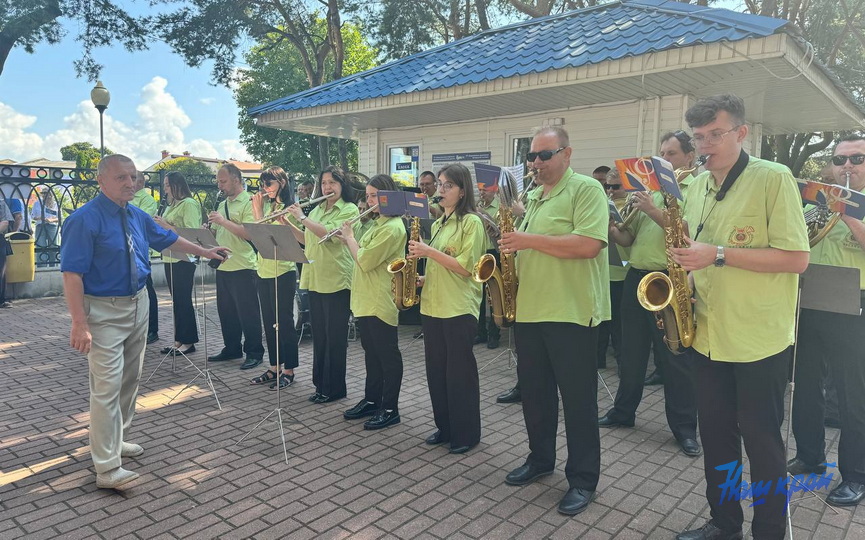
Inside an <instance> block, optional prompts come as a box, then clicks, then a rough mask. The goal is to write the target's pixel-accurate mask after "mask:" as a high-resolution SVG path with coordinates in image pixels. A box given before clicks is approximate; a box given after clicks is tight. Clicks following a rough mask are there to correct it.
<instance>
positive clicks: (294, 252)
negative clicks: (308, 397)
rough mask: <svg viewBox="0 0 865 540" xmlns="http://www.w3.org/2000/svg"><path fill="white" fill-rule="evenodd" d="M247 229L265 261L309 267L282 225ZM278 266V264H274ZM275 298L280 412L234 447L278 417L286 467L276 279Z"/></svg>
mask: <svg viewBox="0 0 865 540" xmlns="http://www.w3.org/2000/svg"><path fill="white" fill-rule="evenodd" d="M243 228H244V229H246V232H247V234H248V236H249V240H250V242H252V243H253V245H254V246H255V248H256V249H257V250H258V253H259V254H260V255H261V257H262V258H263V259H267V260H272V261H292V262H296V263H297V262H299V263H309V262H310V261H308V260H307V258H306V255H305V254H304V252H303V248H301V247H300V244H299V243H298V242H297V239H295V238H294V235H293V234H291V233H290V232H287V231H286V229H285V227H283V226H281V225H266V224H256V223H244V224H243ZM274 264H276V263H274ZM273 289H274V290H273V296H274V299H275V302H276V307H275V309H274V313H275V315H276V318H275V323H274V325H273V328H274V330H275V331H276V339H275V341H276V351H275V352H276V355H275V356H276V369H277V374H276V408H275V409H273V410H272V411H270V412H269V413H268V414H267V416H265V417H264V418H262V419H261V420H259V421H258V423H257V424H255V426H253V428H252V429H250V430H249V432H247V434H246V435H244V436H243V437H241V438H240V440H239V441H237V442H236V443H235V444H234V446H238V445H239V444H240V443H242V442H243V440H244V439H246V438H247V437H249V436H250V435H251V434H252V432H253V431H255V430H256V428H258V426H260V425H261V424H263V423H264V422H265V420H267V419H268V418H270V417H271V416H273V415H274V414H276V423H277V425H278V426H279V437H280V438H281V439H282V452H283V455H284V456H285V464H286V465H288V447H287V445H286V443H285V430H284V429H283V427H282V415H283V410H282V392H281V391H280V388H279V382H280V373H279V366H280V358H279V279H278V278H274V280H273ZM285 414H287V415H288V416H290V417H291V418H292V419H293V420H294V423H295V424H300V422H299V421H298V420H297V418H295V417H294V416H293V415H292V414H291V413H289V412H287V411H286V412H285Z"/></svg>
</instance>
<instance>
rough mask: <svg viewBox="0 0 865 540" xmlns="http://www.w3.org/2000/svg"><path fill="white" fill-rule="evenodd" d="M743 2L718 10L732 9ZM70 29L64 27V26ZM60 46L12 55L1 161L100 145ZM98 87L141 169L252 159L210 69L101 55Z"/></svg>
mask: <svg viewBox="0 0 865 540" xmlns="http://www.w3.org/2000/svg"><path fill="white" fill-rule="evenodd" d="M741 4H742V1H741V0H722V1H720V2H718V3H716V4H715V5H716V6H717V7H728V8H733V9H736V8H737V7H738V6H741ZM66 22H67V24H69V22H68V21H66ZM70 34H71V35H70V36H67V37H66V39H65V40H64V41H63V42H62V43H60V44H58V45H46V44H40V45H38V46H37V48H36V53H35V54H27V53H26V52H24V50H23V49H20V48H16V49H13V50H12V52H11V54H10V55H9V58H8V60H7V62H6V65H5V68H4V71H3V73H2V75H0V159H4V158H9V159H13V160H16V161H26V160H30V159H35V158H39V157H45V158H48V159H58V160H59V159H60V148H61V147H62V146H65V145H67V144H70V143H73V142H78V141H88V142H91V143H93V144H94V146H98V145H99V114H98V113H97V112H96V110H95V109H94V108H93V105H92V103H91V102H90V90H91V89H92V88H93V86H94V83H93V82H90V81H87V80H86V79H81V78H76V76H75V71H74V69H73V66H72V62H73V60H75V59H77V58H78V57H79V55H80V48H79V47H78V44H77V43H76V42H75V41H74V39H73V38H74V32H70ZM96 59H97V61H99V62H100V63H101V64H103V65H104V68H103V71H102V74H101V76H100V79H101V80H102V82H103V84H104V85H105V86H106V87H107V88H108V90H109V91H110V92H111V103H110V104H109V106H108V110H107V111H106V113H105V144H106V146H108V147H109V148H111V149H112V150H114V151H116V152H121V153H125V154H127V155H129V156H131V157H132V158H133V159H134V160H135V161H136V163H137V164H138V165H139V166H140V167H146V166H149V165H150V164H152V163H154V162H155V161H157V160H158V159H159V157H160V152H161V151H162V150H168V151H169V152H172V153H182V152H184V151H187V150H188V151H190V152H192V153H193V154H195V155H199V156H205V157H217V158H223V159H227V158H236V159H250V158H249V156H248V154H247V153H246V151H245V149H244V148H243V146H242V145H241V144H240V142H239V140H238V139H239V131H238V129H237V118H238V109H237V105H236V104H235V103H234V99H233V97H232V94H231V90H230V89H228V88H226V87H222V86H213V85H212V84H210V66H209V65H204V66H202V67H198V68H191V67H188V66H186V65H185V64H184V62H183V61H182V60H181V59H180V57H179V56H177V55H175V54H173V53H172V52H171V50H170V49H169V47H168V46H166V45H164V44H162V43H155V44H154V45H153V47H152V48H151V50H149V51H143V52H135V53H129V52H127V51H125V50H124V49H123V48H122V47H114V48H102V49H99V50H97V51H96Z"/></svg>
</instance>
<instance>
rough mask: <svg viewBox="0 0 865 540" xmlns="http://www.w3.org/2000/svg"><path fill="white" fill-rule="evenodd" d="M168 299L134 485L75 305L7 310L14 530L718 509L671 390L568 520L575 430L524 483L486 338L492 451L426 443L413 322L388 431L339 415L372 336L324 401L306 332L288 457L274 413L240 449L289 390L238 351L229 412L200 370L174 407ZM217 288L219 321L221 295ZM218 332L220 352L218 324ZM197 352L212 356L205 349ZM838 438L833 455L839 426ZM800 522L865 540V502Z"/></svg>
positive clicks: (621, 445)
mask: <svg viewBox="0 0 865 540" xmlns="http://www.w3.org/2000/svg"><path fill="white" fill-rule="evenodd" d="M159 295H160V335H161V336H162V338H163V339H162V342H161V343H159V344H154V345H150V346H149V347H148V349H147V356H146V359H145V365H144V372H143V377H142V385H141V389H140V395H139V405H138V412H137V414H136V416H135V420H134V421H133V427H132V434H131V437H130V440H131V441H133V442H136V443H139V444H141V445H142V446H144V448H145V449H146V452H145V454H144V455H143V456H141V457H140V458H137V459H125V460H124V466H125V467H127V468H129V469H131V470H134V471H136V472H138V473H140V474H141V478H140V479H139V480H137V481H136V482H135V484H133V486H132V487H131V488H130V489H128V490H126V491H125V492H122V493H120V492H114V491H110V490H100V489H97V488H96V485H95V476H94V471H93V468H92V463H91V461H90V456H89V453H88V451H87V443H88V441H87V428H88V422H89V415H88V380H87V361H86V359H85V358H84V356H83V355H81V354H79V353H77V352H75V351H73V350H72V349H71V348H70V347H69V346H68V329H69V318H68V315H67V314H66V310H65V305H64V303H63V299H62V298H46V299H36V300H21V301H17V302H15V306H14V308H13V309H9V310H3V313H2V314H0V374H2V376H0V538H3V539H9V538H21V537H26V538H33V539H38V538H58V537H62V538H63V540H72V539H75V538H144V539H163V538H262V539H265V538H289V539H305V538H323V539H336V538H352V539H358V540H363V539H374V538H410V539H441V538H483V539H499V538H501V539H505V538H526V539H539V538H554V539H559V538H561V539H566V538H567V539H571V538H587V539H588V538H591V539H603V538H616V539H638V538H653V539H654V538H658V539H669V538H673V536H674V535H675V533H676V532H678V531H681V530H684V529H687V528H690V527H698V526H700V525H702V524H703V522H704V521H705V520H706V519H708V514H709V511H708V506H707V504H706V502H705V496H704V490H705V484H704V481H703V472H702V467H703V463H702V459H699V458H698V459H692V458H688V457H686V456H685V455H683V454H682V453H681V452H680V451H678V447H677V445H676V444H675V441H674V440H673V438H672V437H671V436H670V434H669V431H668V429H667V427H666V421H665V416H664V403H663V390H662V388H661V387H657V386H655V387H649V388H647V391H646V394H645V397H644V398H643V403H642V405H641V406H640V409H639V412H638V419H637V426H636V427H635V428H633V429H625V428H618V429H613V430H606V429H602V430H601V445H602V448H603V451H602V455H601V459H602V467H603V470H602V474H601V483H600V486H599V488H598V493H597V499H596V501H595V502H594V503H593V504H592V505H591V506H590V507H589V509H588V510H587V511H586V512H584V513H582V514H580V515H578V516H575V517H566V516H562V515H560V514H558V513H557V512H556V506H557V504H558V502H559V499H560V498H561V496H562V495H563V494H564V491H565V489H566V487H567V482H566V480H565V478H564V473H563V470H562V469H563V467H564V463H563V460H564V458H565V452H566V448H565V439H564V424H563V422H560V424H559V425H560V431H559V441H558V442H559V444H558V448H559V456H558V457H559V463H558V468H557V470H556V472H555V474H553V475H552V476H548V477H545V478H543V479H542V480H540V481H539V482H537V483H534V484H531V485H528V486H523V487H512V486H507V485H505V484H504V482H503V480H504V476H505V474H507V472H508V471H510V470H511V469H512V468H514V467H517V466H519V465H521V464H522V463H523V460H524V459H525V456H526V455H527V453H528V443H527V439H526V432H525V428H524V423H523V416H522V411H521V409H520V405H519V404H511V405H499V404H496V402H495V396H496V395H497V394H499V393H501V392H504V391H506V390H508V389H509V388H511V387H512V386H513V383H514V381H515V370H514V369H513V366H509V365H508V360H507V358H506V356H504V357H500V358H498V359H494V358H495V357H496V356H497V355H498V354H500V353H501V352H502V351H503V350H504V348H499V349H497V350H492V351H491V350H488V349H487V348H486V347H484V346H483V345H478V346H476V347H475V354H476V355H477V358H478V364H479V365H480V366H484V365H485V364H488V363H489V365H488V366H487V367H485V368H484V369H483V370H482V371H481V374H480V381H481V414H482V422H483V423H482V426H483V438H482V441H481V444H480V445H479V446H478V447H477V448H475V449H474V450H472V451H471V452H469V453H468V454H465V455H461V456H454V455H449V454H448V453H447V448H446V445H445V446H444V447H442V446H437V447H433V446H428V445H426V444H424V438H425V437H426V436H427V435H429V434H430V433H432V432H433V431H434V430H435V427H434V425H433V421H432V412H431V409H430V403H429V394H428V392H427V385H426V375H425V372H424V362H423V344H422V343H421V342H420V341H413V340H412V334H414V332H416V331H417V329H418V327H413V326H405V327H401V328H400V347H401V349H402V352H403V359H404V363H405V375H404V380H403V385H402V394H401V396H400V414H401V417H402V423H401V424H399V425H397V426H393V427H390V428H387V429H385V430H382V431H374V432H373V431H364V430H363V428H362V425H361V424H362V422H360V421H356V422H347V421H345V420H343V418H342V412H343V410H345V409H347V408H349V407H351V406H352V405H354V404H355V403H356V402H357V401H358V400H360V399H361V398H362V397H363V383H364V374H365V373H364V367H363V356H362V354H363V351H362V349H361V347H360V341H353V342H351V343H350V344H349V349H348V364H349V369H348V389H349V397H348V398H347V399H345V400H341V401H338V402H336V403H330V404H325V405H313V404H311V403H309V402H308V401H307V400H306V398H307V397H308V396H309V395H310V394H311V393H312V392H313V391H314V389H313V386H312V383H311V372H310V371H311V368H310V363H311V360H310V358H311V354H312V345H311V340H308V339H304V340H303V342H302V345H301V366H300V368H299V369H298V370H297V372H296V373H297V378H296V379H295V383H294V385H292V386H291V387H290V388H289V389H287V390H286V391H285V392H283V393H282V398H283V401H282V405H283V410H284V416H285V422H284V426H285V433H286V441H287V445H288V454H289V464H288V465H286V463H285V461H284V459H283V450H282V444H281V441H280V437H279V429H278V426H277V425H276V424H275V423H273V422H270V421H268V422H265V423H264V424H262V425H261V426H260V427H259V428H258V429H257V430H256V431H255V432H254V433H253V434H252V435H251V436H250V437H249V438H248V439H247V440H245V441H243V442H242V443H241V444H240V445H236V444H235V443H236V442H237V441H238V440H239V439H240V438H241V437H242V436H243V435H244V434H245V433H247V432H248V431H249V430H250V429H252V427H253V426H254V425H255V424H256V423H257V422H258V421H259V420H261V419H262V418H264V416H265V415H267V414H268V413H269V412H271V411H273V410H274V409H275V408H276V401H275V400H276V393H275V392H271V391H269V390H268V389H267V388H266V387H260V386H251V385H249V384H248V379H249V378H250V377H252V376H254V375H258V374H259V370H258V369H255V370H252V373H250V372H248V371H240V370H238V367H239V363H240V362H239V361H234V362H223V363H218V364H211V367H212V369H213V372H214V373H215V374H216V375H218V376H219V378H221V379H222V380H223V381H224V382H225V385H223V384H220V383H219V382H217V383H216V392H217V394H218V396H219V400H220V401H221V403H222V407H223V409H222V410H219V409H218V408H217V406H216V401H215V399H214V397H213V395H212V393H211V391H210V389H209V388H208V387H207V386H206V385H204V386H202V385H200V384H198V383H200V382H201V380H200V379H199V381H196V384H195V386H193V387H192V388H191V389H187V390H185V391H184V392H182V393H180V395H179V397H177V398H176V399H175V400H174V401H173V402H172V403H170V404H169V403H168V402H169V400H170V399H171V398H172V397H174V396H175V395H177V394H178V392H180V390H181V389H182V388H183V387H184V386H185V385H186V383H187V382H189V380H190V379H192V377H193V376H194V374H195V371H194V370H193V369H192V368H191V367H189V366H188V365H184V364H185V361H182V360H180V361H178V363H177V368H178V370H177V371H176V372H173V371H172V366H171V362H170V360H169V361H166V362H165V363H163V364H162V365H161V367H159V370H158V371H157V372H156V374H155V375H154V376H153V378H152V379H151V380H150V381H149V382H148V383H146V384H144V383H143V381H144V379H146V378H147V377H149V376H150V374H151V373H152V372H153V371H154V369H155V368H156V367H157V365H158V364H159V362H160V360H162V356H161V355H160V354H159V353H158V349H159V347H160V346H164V344H166V343H168V340H169V338H170V336H171V330H170V329H171V319H170V304H169V298H168V295H167V291H166V290H160V291H159ZM208 298H209V304H208V317H210V318H211V319H212V320H213V321H215V320H216V319H217V317H216V304H215V302H214V301H213V300H214V298H213V291H212V289H208ZM208 338H209V341H210V352H211V354H213V353H215V352H218V350H219V347H220V346H221V337H220V334H219V331H218V327H217V326H215V325H214V324H208ZM506 344H507V332H506V331H505V332H504V333H503V347H504V346H505V345H506ZM192 358H193V360H195V361H196V362H199V363H200V362H201V361H202V360H203V344H199V352H198V353H196V354H194V355H192ZM608 365H609V366H611V367H610V368H608V369H605V370H602V371H601V375H602V376H603V378H604V380H605V382H606V383H607V385H608V386H609V388H610V390H611V391H612V392H613V394H615V391H616V386H617V384H618V379H617V377H616V370H615V362H614V360H613V359H612V357H610V358H609V362H608ZM598 404H599V409H600V411H601V412H602V413H603V412H604V411H605V410H606V409H607V408H608V407H609V406H610V405H611V399H610V397H609V396H608V395H607V392H606V391H605V390H604V388H603V386H600V389H599V392H598ZM828 435H829V438H830V440H829V445H830V446H829V447H830V450H831V452H832V453H831V455H830V459H831V460H834V459H837V444H838V441H837V439H838V431H837V430H834V429H829V430H828ZM746 478H747V475H746ZM836 482H837V480H836V481H835V482H833V487H834V484H835V483H836ZM824 495H825V494H824ZM798 496H799V495H797V497H798ZM746 506H747V505H746ZM745 512H746V516H750V514H751V511H750V509H747V508H746V510H745ZM793 525H794V533H795V538H797V539H804V538H814V539H840V538H851V539H859V538H865V505H860V506H859V507H856V508H854V509H832V508H827V507H826V506H824V505H823V504H822V503H821V502H820V501H818V500H816V499H814V498H811V499H808V500H804V501H802V502H800V503H798V504H796V505H795V506H794V512H793Z"/></svg>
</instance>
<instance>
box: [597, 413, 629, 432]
mask: <svg viewBox="0 0 865 540" xmlns="http://www.w3.org/2000/svg"><path fill="white" fill-rule="evenodd" d="M598 425H599V426H600V427H607V428H611V427H634V421H633V420H631V421H630V422H625V421H620V420H616V419H614V418H613V417H612V416H610V413H607V414H605V415H604V416H602V417H600V418H598Z"/></svg>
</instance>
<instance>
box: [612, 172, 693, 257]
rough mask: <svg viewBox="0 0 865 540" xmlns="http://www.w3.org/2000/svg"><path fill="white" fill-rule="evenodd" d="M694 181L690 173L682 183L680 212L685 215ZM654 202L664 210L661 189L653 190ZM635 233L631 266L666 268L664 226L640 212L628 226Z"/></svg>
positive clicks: (680, 185)
mask: <svg viewBox="0 0 865 540" xmlns="http://www.w3.org/2000/svg"><path fill="white" fill-rule="evenodd" d="M693 181H694V177H693V176H691V175H688V177H687V178H685V179H684V180H683V181H682V182H681V183H680V184H679V187H680V189H681V190H682V198H683V199H684V200H682V201H679V213H680V215H682V216H684V215H685V201H686V200H687V197H686V196H687V193H688V186H690V185H691V183H692V182H693ZM652 202H653V203H655V206H656V207H658V208H660V209H661V211H662V212H663V211H664V208H665V207H664V194H663V193H661V192H660V191H655V192H652ZM638 212H639V211H638ZM628 230H630V231H631V233H633V235H634V243H633V244H631V248H630V249H631V258H630V259H629V261H630V263H631V266H633V267H634V268H639V269H640V270H664V269H666V268H667V246H666V243H665V240H664V228H663V227H661V226H660V225H658V224H657V223H655V222H654V220H652V218H650V217H649V216H648V215H646V214H645V213H644V212H639V213H638V214H637V217H635V218H634V221H632V222H631V225H630V226H629V227H628Z"/></svg>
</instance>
